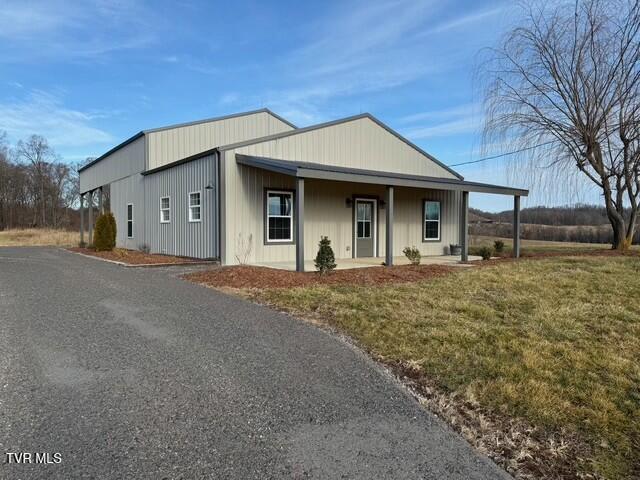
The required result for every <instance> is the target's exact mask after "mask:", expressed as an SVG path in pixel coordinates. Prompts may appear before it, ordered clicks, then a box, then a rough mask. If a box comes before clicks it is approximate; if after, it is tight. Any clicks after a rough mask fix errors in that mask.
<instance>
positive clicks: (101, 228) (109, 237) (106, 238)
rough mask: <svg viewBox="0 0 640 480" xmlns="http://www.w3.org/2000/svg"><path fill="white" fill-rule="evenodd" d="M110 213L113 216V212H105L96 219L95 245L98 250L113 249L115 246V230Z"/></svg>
mask: <svg viewBox="0 0 640 480" xmlns="http://www.w3.org/2000/svg"><path fill="white" fill-rule="evenodd" d="M109 215H111V216H113V215H112V214H111V213H104V214H102V215H100V216H99V217H98V219H97V220H96V230H95V234H94V237H93V246H94V248H95V249H96V251H97V252H104V251H111V250H113V247H115V243H116V242H115V232H114V231H113V224H112V222H111V220H109Z"/></svg>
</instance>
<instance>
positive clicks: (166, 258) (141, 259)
mask: <svg viewBox="0 0 640 480" xmlns="http://www.w3.org/2000/svg"><path fill="white" fill-rule="evenodd" d="M69 250H70V251H72V252H77V253H82V254H83V255H91V256H92V257H99V258H103V259H105V260H113V261H115V262H122V263H126V264H128V265H155V264H163V263H172V264H177V263H195V262H197V261H198V260H197V259H193V258H186V257H173V256H171V255H160V254H155V253H144V252H140V251H138V250H127V249H125V248H115V249H114V250H113V251H111V252H96V251H95V250H92V249H90V248H80V247H73V248H69Z"/></svg>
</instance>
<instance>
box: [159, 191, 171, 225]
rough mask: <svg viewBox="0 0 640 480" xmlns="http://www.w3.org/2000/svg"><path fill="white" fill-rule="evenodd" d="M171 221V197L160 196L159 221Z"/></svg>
mask: <svg viewBox="0 0 640 480" xmlns="http://www.w3.org/2000/svg"><path fill="white" fill-rule="evenodd" d="M169 222H171V198H170V197H161V198H160V223H169Z"/></svg>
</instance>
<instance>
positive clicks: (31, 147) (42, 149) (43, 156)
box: [17, 135, 54, 226]
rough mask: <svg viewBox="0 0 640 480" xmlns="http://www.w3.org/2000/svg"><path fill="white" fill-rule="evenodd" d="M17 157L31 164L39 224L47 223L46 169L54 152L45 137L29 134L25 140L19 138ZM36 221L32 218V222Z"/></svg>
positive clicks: (52, 158)
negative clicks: (38, 211) (39, 217)
mask: <svg viewBox="0 0 640 480" xmlns="http://www.w3.org/2000/svg"><path fill="white" fill-rule="evenodd" d="M17 155H18V158H19V159H20V160H22V161H24V162H27V163H28V164H30V165H31V167H32V169H31V173H32V180H33V183H34V185H35V187H36V188H34V190H33V191H34V194H35V195H36V197H37V200H36V202H37V204H38V205H39V210H40V216H41V219H40V222H41V223H40V225H41V226H45V225H46V224H47V212H46V210H47V204H46V195H45V185H46V183H47V176H48V175H47V170H48V167H49V165H50V164H51V163H52V162H53V161H54V153H53V150H52V149H51V147H50V146H49V143H48V142H47V139H46V138H44V137H41V136H40V135H31V136H30V137H29V138H28V139H27V140H26V141H22V140H20V141H19V142H18V145H17ZM36 223H37V222H36V221H35V219H34V224H36Z"/></svg>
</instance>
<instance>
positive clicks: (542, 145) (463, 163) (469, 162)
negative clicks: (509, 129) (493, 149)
mask: <svg viewBox="0 0 640 480" xmlns="http://www.w3.org/2000/svg"><path fill="white" fill-rule="evenodd" d="M557 141H558V140H550V141H548V142H544V143H540V144H538V145H532V146H531V147H525V148H521V149H520V150H514V151H513V152H506V153H501V154H499V155H493V156H491V157H484V158H479V159H478V160H470V161H468V162H462V163H454V164H453V165H447V166H448V167H459V166H460V165H470V164H472V163H480V162H486V161H487V160H494V159H496V158H501V157H506V156H507V155H514V154H516V153H520V152H526V151H527V150H532V149H534V148H538V147H544V146H545V145H550V144H552V143H555V142H557Z"/></svg>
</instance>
